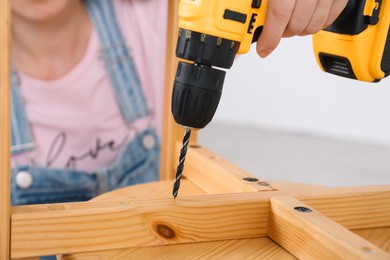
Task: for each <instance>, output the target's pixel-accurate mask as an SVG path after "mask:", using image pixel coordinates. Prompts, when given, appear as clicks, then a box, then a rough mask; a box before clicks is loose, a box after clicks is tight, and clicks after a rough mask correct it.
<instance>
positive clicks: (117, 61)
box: [85, 0, 149, 123]
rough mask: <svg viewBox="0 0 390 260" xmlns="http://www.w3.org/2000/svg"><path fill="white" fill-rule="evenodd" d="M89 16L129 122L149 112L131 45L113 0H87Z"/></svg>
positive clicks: (121, 107) (120, 106) (117, 97)
mask: <svg viewBox="0 0 390 260" xmlns="http://www.w3.org/2000/svg"><path fill="white" fill-rule="evenodd" d="M85 4H86V6H87V9H88V12H89V15H90V18H91V20H92V23H93V25H94V28H95V29H96V31H97V33H98V36H99V39H100V46H101V55H102V59H103V61H104V64H105V66H106V69H107V72H108V73H109V75H110V78H111V82H112V85H113V88H114V90H115V95H116V100H117V103H118V105H119V108H120V110H121V113H122V115H123V117H124V118H125V120H126V121H127V122H129V123H131V122H134V121H135V120H137V119H139V118H142V117H145V116H147V115H148V114H149V109H148V106H147V102H146V99H145V96H144V93H143V89H142V86H141V81H140V79H139V77H138V74H137V71H136V67H135V64H134V61H133V58H132V56H131V53H130V50H129V47H128V46H127V45H126V43H125V40H124V37H123V35H122V33H121V31H120V27H119V24H118V21H117V19H116V14H115V10H114V6H113V3H112V1H111V0H86V1H85Z"/></svg>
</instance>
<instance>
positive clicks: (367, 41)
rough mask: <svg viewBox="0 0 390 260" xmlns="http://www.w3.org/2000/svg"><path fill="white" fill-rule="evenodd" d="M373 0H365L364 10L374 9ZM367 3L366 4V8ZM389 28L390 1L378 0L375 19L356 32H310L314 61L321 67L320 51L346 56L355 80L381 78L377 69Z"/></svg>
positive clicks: (379, 65)
mask: <svg viewBox="0 0 390 260" xmlns="http://www.w3.org/2000/svg"><path fill="white" fill-rule="evenodd" d="M372 2H373V0H367V1H366V8H365V13H367V14H369V13H370V12H369V10H370V8H375V6H376V5H375V4H373V3H372ZM367 6H368V7H367ZM389 27H390V1H388V0H382V5H381V9H380V13H379V22H378V23H377V24H376V25H368V28H367V29H366V30H364V31H363V32H361V33H360V34H357V35H346V34H337V33H333V32H328V31H324V30H322V31H320V32H319V33H317V34H315V35H313V49H314V52H315V57H316V59H317V62H318V63H319V65H320V66H321V68H322V69H323V70H325V69H324V67H323V66H322V64H321V61H320V59H319V54H320V53H326V54H331V55H336V56H340V57H345V58H347V59H348V60H349V61H350V63H351V66H352V69H353V72H354V74H355V76H356V79H358V80H361V81H368V82H373V81H376V80H379V79H382V78H384V77H385V73H384V71H382V68H381V62H382V57H383V55H384V49H385V44H386V39H387V36H388V33H389Z"/></svg>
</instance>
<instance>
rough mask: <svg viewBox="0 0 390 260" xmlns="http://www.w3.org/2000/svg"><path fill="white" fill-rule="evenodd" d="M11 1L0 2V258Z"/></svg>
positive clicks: (5, 210) (5, 252)
mask: <svg viewBox="0 0 390 260" xmlns="http://www.w3.org/2000/svg"><path fill="white" fill-rule="evenodd" d="M10 51H11V1H10V0H1V1H0V128H1V129H0V227H1V229H0V259H8V258H9V256H10V216H11V210H10V203H11V202H10V194H11V190H10V182H11V177H10V173H11V170H10V167H11V166H10V158H11V157H10V147H11V143H10V138H11V119H10V115H11V112H10V111H11V109H10V104H11V100H10V99H11V93H10V92H11V91H10V86H11V80H10V74H11V70H10V64H11V56H10Z"/></svg>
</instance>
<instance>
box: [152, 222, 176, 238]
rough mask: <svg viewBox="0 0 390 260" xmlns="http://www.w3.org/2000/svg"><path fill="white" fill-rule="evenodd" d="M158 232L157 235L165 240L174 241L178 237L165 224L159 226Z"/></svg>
mask: <svg viewBox="0 0 390 260" xmlns="http://www.w3.org/2000/svg"><path fill="white" fill-rule="evenodd" d="M156 230H157V233H158V234H159V235H160V236H162V237H164V238H168V239H172V238H174V237H175V236H176V235H175V231H173V229H172V228H170V227H168V226H166V225H163V224H158V225H157V227H156Z"/></svg>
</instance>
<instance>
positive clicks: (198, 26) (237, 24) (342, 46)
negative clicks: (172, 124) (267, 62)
mask: <svg viewBox="0 0 390 260" xmlns="http://www.w3.org/2000/svg"><path fill="white" fill-rule="evenodd" d="M267 3H268V0H180V4H179V37H178V42H177V48H176V56H177V57H179V58H182V59H184V60H187V62H183V61H182V62H179V64H178V68H177V73H176V78H175V83H174V87H173V93H172V105H171V109H172V114H173V117H174V119H175V121H176V123H178V124H179V125H182V126H184V127H185V128H186V131H185V135H184V139H183V147H182V149H181V151H180V158H179V165H178V167H177V172H176V180H175V183H174V186H173V191H172V195H173V197H174V198H176V196H177V195H178V192H179V187H180V179H181V176H182V172H183V168H184V161H185V157H186V153H187V147H188V143H189V138H190V134H191V129H193V128H197V129H200V128H203V127H205V126H206V125H207V124H208V123H209V122H210V121H211V119H212V118H213V116H214V114H215V111H216V109H217V106H218V103H219V100H220V97H221V94H222V87H223V82H224V78H225V71H224V70H221V69H218V68H224V69H229V68H230V67H231V66H232V65H233V61H234V58H235V56H236V54H243V53H246V52H248V51H249V49H250V45H251V44H252V43H253V42H255V41H257V39H258V37H259V36H260V34H261V32H262V28H263V24H264V21H265V15H266V10H267ZM389 28H390V0H350V1H349V3H348V4H347V7H346V8H345V9H344V11H343V12H342V14H341V15H340V16H339V18H338V19H337V20H336V21H335V22H334V23H333V24H332V25H331V26H329V27H328V28H326V29H325V30H323V31H321V32H319V33H318V34H317V35H315V36H314V37H313V49H314V52H315V56H316V59H317V61H318V63H319V64H320V66H321V68H322V69H323V70H324V71H326V72H329V73H333V74H336V75H339V76H343V77H348V78H353V79H358V80H364V81H379V80H380V79H382V78H384V77H385V76H387V75H389V74H390V33H389Z"/></svg>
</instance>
